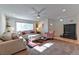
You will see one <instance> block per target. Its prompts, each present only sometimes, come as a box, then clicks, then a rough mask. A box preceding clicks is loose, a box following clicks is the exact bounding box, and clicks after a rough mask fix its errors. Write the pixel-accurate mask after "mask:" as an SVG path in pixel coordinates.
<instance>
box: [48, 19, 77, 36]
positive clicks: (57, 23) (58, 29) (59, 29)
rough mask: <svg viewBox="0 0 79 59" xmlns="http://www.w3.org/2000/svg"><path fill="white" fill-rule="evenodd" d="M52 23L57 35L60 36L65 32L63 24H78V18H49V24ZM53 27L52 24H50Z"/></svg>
mask: <svg viewBox="0 0 79 59" xmlns="http://www.w3.org/2000/svg"><path fill="white" fill-rule="evenodd" d="M50 23H52V24H53V26H52V29H53V31H55V35H56V36H60V35H62V34H63V32H64V31H63V30H64V29H63V25H64V24H77V18H73V19H72V20H70V19H64V20H63V22H60V20H59V19H58V20H57V19H55V20H49V24H50ZM49 27H50V28H51V26H50V25H49Z"/></svg>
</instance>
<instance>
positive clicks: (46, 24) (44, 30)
mask: <svg viewBox="0 0 79 59" xmlns="http://www.w3.org/2000/svg"><path fill="white" fill-rule="evenodd" d="M8 20H9V21H8V22H9V24H10V25H11V26H12V27H13V28H14V30H15V31H16V22H23V23H24V22H25V23H32V24H34V30H35V22H36V21H32V20H23V19H16V18H8ZM40 21H41V23H44V27H43V28H42V32H48V19H41V20H40Z"/></svg>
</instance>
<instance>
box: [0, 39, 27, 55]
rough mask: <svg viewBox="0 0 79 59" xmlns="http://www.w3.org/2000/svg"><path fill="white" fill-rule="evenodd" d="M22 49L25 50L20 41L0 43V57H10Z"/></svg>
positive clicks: (23, 44)
mask: <svg viewBox="0 0 79 59" xmlns="http://www.w3.org/2000/svg"><path fill="white" fill-rule="evenodd" d="M23 49H26V46H25V43H24V42H23V40H22V39H15V40H9V41H6V42H0V55H11V54H14V53H16V52H19V51H21V50H23Z"/></svg>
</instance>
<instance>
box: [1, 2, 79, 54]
mask: <svg viewBox="0 0 79 59" xmlns="http://www.w3.org/2000/svg"><path fill="white" fill-rule="evenodd" d="M0 8H1V9H0V11H1V12H0V28H1V29H0V47H1V48H0V54H1V55H8V54H9V55H14V54H16V55H17V54H20V55H22V54H25V55H55V54H56V55H65V54H66V55H72V54H79V52H78V51H79V50H78V49H79V48H78V47H79V41H78V39H79V30H78V27H79V22H78V21H79V5H74V4H71V5H69V4H63V5H62V4H50V5H48V4H44V5H43V4H38V5H36V4H29V5H27V4H23V5H21V4H18V5H17V4H10V5H9V4H7V5H6V4H3V5H0ZM16 39H20V40H16ZM76 45H77V46H76ZM64 46H65V47H64Z"/></svg>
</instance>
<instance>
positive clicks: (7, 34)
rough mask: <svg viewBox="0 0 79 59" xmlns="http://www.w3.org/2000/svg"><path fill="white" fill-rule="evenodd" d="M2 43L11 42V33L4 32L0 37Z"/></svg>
mask: <svg viewBox="0 0 79 59" xmlns="http://www.w3.org/2000/svg"><path fill="white" fill-rule="evenodd" d="M0 38H1V39H2V40H4V41H8V40H12V36H11V32H5V33H3V34H2V35H1V37H0Z"/></svg>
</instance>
